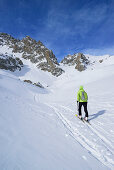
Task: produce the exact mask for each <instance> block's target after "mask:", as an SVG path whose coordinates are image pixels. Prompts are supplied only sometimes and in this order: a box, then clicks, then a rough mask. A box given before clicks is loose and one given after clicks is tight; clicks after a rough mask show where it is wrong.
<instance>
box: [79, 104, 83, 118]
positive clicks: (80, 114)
mask: <svg viewBox="0 0 114 170" xmlns="http://www.w3.org/2000/svg"><path fill="white" fill-rule="evenodd" d="M81 107H82V102H79V116H82V112H81Z"/></svg>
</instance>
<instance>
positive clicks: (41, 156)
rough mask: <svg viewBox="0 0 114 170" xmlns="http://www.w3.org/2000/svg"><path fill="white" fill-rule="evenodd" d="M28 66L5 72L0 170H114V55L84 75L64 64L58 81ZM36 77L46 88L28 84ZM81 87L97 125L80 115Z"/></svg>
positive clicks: (0, 74) (0, 78)
mask: <svg viewBox="0 0 114 170" xmlns="http://www.w3.org/2000/svg"><path fill="white" fill-rule="evenodd" d="M26 65H27V68H28V69H26V70H24V69H23V70H22V71H21V72H15V73H13V74H11V73H10V72H6V71H3V70H0V96H1V97H0V110H1V111H0V169H2V170H6V169H7V170H13V169H16V170H17V169H20V170H26V169H27V170H50V169H54V170H90V169H92V170H96V169H99V170H109V169H111V170H113V169H114V168H113V167H114V114H113V113H114V107H113V106H114V88H113V86H114V57H113V56H112V57H111V58H109V59H107V62H103V63H102V64H99V63H97V62H96V66H95V67H94V68H93V66H90V67H89V68H88V69H87V70H86V71H84V72H81V73H79V72H78V71H76V70H75V69H74V68H73V67H72V66H71V67H67V66H63V65H62V67H63V68H64V70H65V71H66V72H65V73H64V74H62V75H61V76H60V77H58V78H55V77H53V76H51V75H50V74H48V73H43V72H42V71H37V70H36V68H35V67H34V66H33V65H31V64H30V63H26ZM31 78H32V80H33V81H37V80H38V81H39V79H40V82H41V83H43V85H45V89H40V88H38V87H34V86H32V85H30V84H27V83H24V82H23V81H22V80H24V79H31ZM47 85H48V87H47ZM80 85H84V87H85V90H86V91H87V93H88V96H89V101H88V102H89V103H88V104H89V105H88V110H89V115H90V117H89V119H90V121H91V126H90V125H88V124H86V123H83V122H81V121H80V120H78V119H77V118H76V117H75V113H77V110H76V93H77V91H78V88H79V86H80ZM83 116H84V113H83Z"/></svg>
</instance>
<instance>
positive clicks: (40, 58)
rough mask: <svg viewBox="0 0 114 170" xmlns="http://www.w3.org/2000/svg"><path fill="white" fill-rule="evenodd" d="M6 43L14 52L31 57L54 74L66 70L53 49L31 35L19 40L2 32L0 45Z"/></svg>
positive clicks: (42, 67) (33, 61)
mask: <svg viewBox="0 0 114 170" xmlns="http://www.w3.org/2000/svg"><path fill="white" fill-rule="evenodd" d="M5 45H6V46H8V47H9V48H11V49H12V52H13V53H21V54H22V58H24V59H29V60H30V61H31V62H32V63H35V64H37V67H38V68H40V69H41V70H43V71H48V72H51V73H52V75H54V76H60V75H61V74H62V73H63V72H64V71H63V70H62V69H61V68H60V67H59V63H58V61H57V58H56V57H55V55H54V54H53V52H52V50H49V49H48V48H46V47H45V46H44V45H43V43H42V42H41V41H38V42H37V41H36V40H34V39H32V38H31V37H29V36H26V37H25V38H23V39H22V40H19V39H15V38H13V37H12V36H11V35H8V34H6V33H0V46H5Z"/></svg>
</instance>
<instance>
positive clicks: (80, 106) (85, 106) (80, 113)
mask: <svg viewBox="0 0 114 170" xmlns="http://www.w3.org/2000/svg"><path fill="white" fill-rule="evenodd" d="M82 106H83V107H84V112H85V117H88V111H87V102H79V115H80V116H81V115H82V112H81V108H82Z"/></svg>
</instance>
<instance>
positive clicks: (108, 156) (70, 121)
mask: <svg viewBox="0 0 114 170" xmlns="http://www.w3.org/2000/svg"><path fill="white" fill-rule="evenodd" d="M47 105H48V106H49V107H51V108H52V109H53V110H54V112H55V113H56V115H57V116H58V118H59V119H60V121H62V123H63V125H64V127H65V128H66V129H67V131H69V133H70V134H69V135H71V136H72V137H73V138H74V139H75V140H76V141H78V142H79V143H80V144H81V145H82V146H83V147H84V148H85V149H86V150H88V152H90V153H91V154H92V155H93V156H94V157H95V158H96V159H98V160H99V161H100V162H102V163H103V164H104V165H105V166H107V167H108V168H110V169H111V170H112V169H113V167H114V161H113V160H114V146H113V144H112V143H111V142H110V141H109V140H108V139H107V138H106V137H104V136H103V135H102V134H101V133H100V132H99V131H98V128H99V127H97V126H96V125H95V124H94V123H92V124H91V125H89V124H87V123H83V122H81V121H79V120H77V118H76V117H75V114H74V111H73V110H72V109H70V108H69V107H66V106H63V105H57V103H55V104H54V103H52V104H47ZM66 113H67V114H66ZM69 113H70V114H69ZM95 126H96V127H95ZM88 136H89V138H88Z"/></svg>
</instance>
